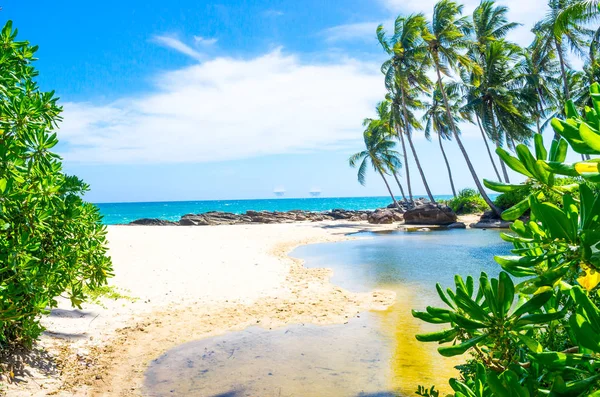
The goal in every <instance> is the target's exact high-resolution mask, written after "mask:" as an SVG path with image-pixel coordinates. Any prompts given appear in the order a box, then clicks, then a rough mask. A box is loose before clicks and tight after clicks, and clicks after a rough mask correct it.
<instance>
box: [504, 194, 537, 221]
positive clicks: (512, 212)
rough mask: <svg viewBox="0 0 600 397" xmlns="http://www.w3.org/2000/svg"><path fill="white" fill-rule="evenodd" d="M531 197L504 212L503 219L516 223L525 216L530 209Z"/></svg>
mask: <svg viewBox="0 0 600 397" xmlns="http://www.w3.org/2000/svg"><path fill="white" fill-rule="evenodd" d="M529 197H530V196H527V197H526V198H525V199H524V200H521V201H519V202H518V203H517V204H515V205H513V206H512V207H510V208H509V209H507V210H506V211H504V212H502V215H501V217H502V219H504V220H505V221H514V220H516V219H517V218H519V217H520V216H521V215H523V214H524V213H525V211H527V210H528V209H529Z"/></svg>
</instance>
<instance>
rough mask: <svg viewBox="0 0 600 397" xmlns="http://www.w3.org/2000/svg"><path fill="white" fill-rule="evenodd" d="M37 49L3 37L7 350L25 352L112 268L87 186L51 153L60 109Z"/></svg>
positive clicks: (0, 86)
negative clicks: (51, 314)
mask: <svg viewBox="0 0 600 397" xmlns="http://www.w3.org/2000/svg"><path fill="white" fill-rule="evenodd" d="M36 50H37V47H34V46H31V45H30V44H29V43H28V42H25V41H18V40H17V32H16V30H13V29H12V23H11V22H8V23H7V24H6V25H5V26H4V28H3V29H2V31H1V33H0V346H1V345H3V344H7V343H21V344H25V345H29V344H31V342H32V341H33V340H34V339H35V338H37V337H38V336H39V334H40V332H41V331H42V327H41V326H40V324H39V318H40V316H41V315H42V314H43V313H46V312H47V311H48V310H49V309H51V308H52V307H55V306H56V305H57V301H56V297H58V296H59V295H62V294H67V295H68V296H69V297H70V299H71V302H72V303H73V305H75V306H79V304H80V303H81V302H82V301H83V300H84V299H85V294H84V293H83V291H84V288H85V289H86V290H90V289H91V290H93V289H94V288H96V287H98V286H101V285H103V284H105V283H106V280H107V277H109V276H110V275H111V271H112V265H111V261H110V258H109V257H108V256H107V255H106V252H107V248H106V228H105V227H104V226H103V225H102V224H101V222H100V221H101V217H100V214H99V212H98V209H97V208H96V207H95V206H94V205H92V204H89V203H86V202H85V201H83V199H82V196H83V194H84V192H85V191H86V190H88V186H87V185H86V184H85V183H83V182H82V181H81V180H79V179H78V178H76V177H74V176H67V175H65V174H64V173H63V172H62V165H61V161H60V157H59V156H58V155H57V154H55V153H53V152H52V151H51V149H52V148H53V147H54V146H56V144H57V143H58V140H57V137H56V133H55V132H54V130H55V129H56V128H57V123H58V122H59V121H60V112H61V110H62V109H61V107H60V106H58V105H57V98H56V97H55V96H54V93H53V92H42V91H40V89H39V88H38V86H37V84H36V82H35V80H34V79H35V77H36V76H37V71H36V70H35V68H34V67H33V65H32V63H33V61H35V58H34V54H35V52H36Z"/></svg>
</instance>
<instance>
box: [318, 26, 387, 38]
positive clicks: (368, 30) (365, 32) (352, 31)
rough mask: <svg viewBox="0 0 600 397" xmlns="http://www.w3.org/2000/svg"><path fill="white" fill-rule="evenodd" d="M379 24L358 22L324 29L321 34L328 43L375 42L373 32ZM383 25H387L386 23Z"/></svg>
mask: <svg viewBox="0 0 600 397" xmlns="http://www.w3.org/2000/svg"><path fill="white" fill-rule="evenodd" d="M380 23H381V22H360V23H349V24H345V25H338V26H334V27H331V28H328V29H325V30H324V31H323V32H322V34H323V35H324V36H325V39H326V40H327V41H328V42H336V41H344V40H356V39H359V40H365V41H375V40H376V35H375V31H376V29H377V26H378V25H379V24H380ZM385 25H388V24H387V23H386V24H385Z"/></svg>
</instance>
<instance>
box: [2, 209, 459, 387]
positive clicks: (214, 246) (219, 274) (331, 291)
mask: <svg viewBox="0 0 600 397" xmlns="http://www.w3.org/2000/svg"><path fill="white" fill-rule="evenodd" d="M460 220H462V221H466V222H469V220H470V219H468V218H467V219H466V218H464V217H463V218H461V219H460ZM398 229H399V225H398V224H387V225H373V224H369V223H367V222H364V221H362V222H347V221H325V222H295V223H280V224H255V225H221V226H212V227H207V228H199V227H181V226H164V227H153V226H136V227H125V226H109V229H108V230H109V248H110V251H109V253H110V255H111V256H113V261H114V265H115V274H116V276H115V278H114V279H112V280H111V285H113V286H115V287H116V288H117V289H118V292H120V293H122V294H124V295H129V296H130V297H132V298H137V300H135V301H132V300H130V299H118V300H110V299H106V298H104V299H101V302H99V303H100V305H99V304H86V305H84V307H83V310H77V309H72V308H71V307H70V305H68V304H67V303H68V302H66V300H65V301H62V302H61V304H60V305H59V308H57V309H55V310H53V312H52V314H51V315H49V316H46V317H45V318H44V319H43V324H44V325H45V326H46V327H47V332H46V333H45V334H44V335H43V337H42V338H41V340H40V341H39V343H38V344H37V347H38V348H41V349H44V350H46V351H47V352H48V353H49V354H50V355H51V356H52V358H47V360H46V362H45V364H44V365H45V366H46V367H48V368H50V367H52V369H53V371H48V370H47V369H46V370H43V369H39V368H38V369H36V368H29V369H28V370H29V371H30V372H29V374H22V376H21V377H22V378H23V379H24V380H25V381H26V382H27V383H21V384H19V385H9V389H8V394H9V395H19V396H20V395H23V396H25V395H26V396H32V395H33V396H36V395H40V396H41V395H48V393H52V394H53V395H58V396H61V395H64V396H67V395H85V396H100V395H107V394H110V395H120V396H133V395H140V394H141V390H142V382H143V376H144V372H145V369H146V368H147V365H148V363H149V362H150V361H152V360H153V359H155V358H157V357H158V356H160V355H161V354H162V353H164V352H165V351H167V350H168V349H169V348H171V347H174V346H177V345H179V344H182V343H185V342H188V341H191V340H197V339H201V338H205V337H210V336H215V335H219V334H223V333H226V332H228V331H235V330H241V329H244V328H246V327H248V326H252V325H258V326H261V327H264V328H276V327H281V326H285V325H288V324H302V323H312V324H320V325H325V324H341V323H344V322H346V321H348V320H349V319H350V318H352V317H354V316H356V315H358V314H359V313H361V312H364V311H370V310H385V309H386V308H388V307H389V306H391V305H393V304H394V302H395V293H394V292H392V291H384V290H375V291H371V292H369V293H353V292H350V291H347V290H344V289H343V288H340V287H338V286H336V285H334V284H332V283H331V282H330V277H331V275H332V271H331V270H330V269H328V268H306V267H304V265H303V263H304V261H303V260H301V259H298V258H293V257H291V256H290V255H289V254H290V253H291V252H292V251H293V250H294V249H295V248H297V247H299V246H302V245H307V244H316V243H327V242H340V241H347V240H352V239H356V238H357V237H356V236H353V234H355V233H358V232H363V231H392V230H398ZM248 280H251V282H248Z"/></svg>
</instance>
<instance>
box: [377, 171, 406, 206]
mask: <svg viewBox="0 0 600 397" xmlns="http://www.w3.org/2000/svg"><path fill="white" fill-rule="evenodd" d="M378 171H379V175H381V178H382V179H383V181H384V182H385V187H387V190H388V192H389V193H390V197H391V198H392V200H393V201H394V205H395V206H396V208H398V209H399V210H401V209H402V208H400V204H398V202H397V201H396V197H394V193H392V189H391V188H390V185H389V183H388V181H387V179H385V176H384V175H383V172H381V170H378Z"/></svg>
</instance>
